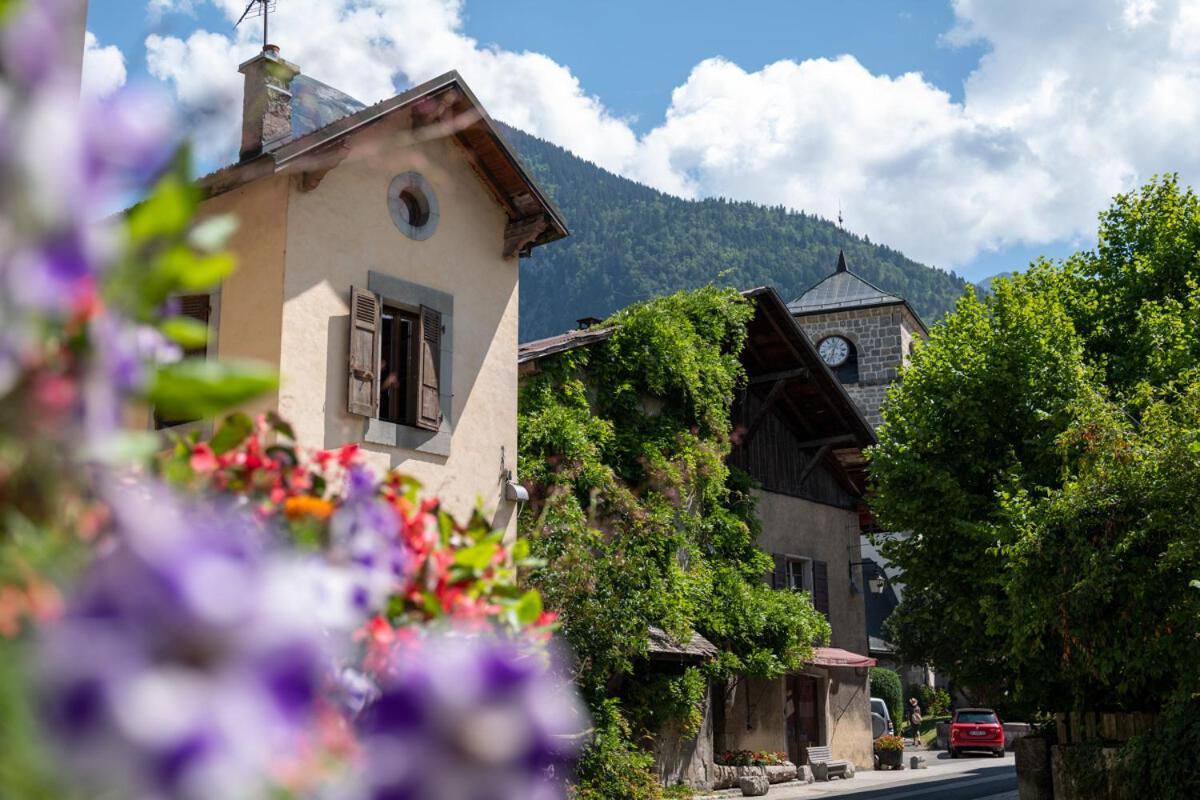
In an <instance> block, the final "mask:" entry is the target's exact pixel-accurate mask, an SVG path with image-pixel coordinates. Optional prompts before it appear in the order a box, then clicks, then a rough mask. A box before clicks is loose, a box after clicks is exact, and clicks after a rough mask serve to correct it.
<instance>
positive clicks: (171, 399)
mask: <svg viewBox="0 0 1200 800" xmlns="http://www.w3.org/2000/svg"><path fill="white" fill-rule="evenodd" d="M278 385H279V379H278V377H277V376H276V374H275V371H274V370H273V369H271V368H270V367H268V366H266V365H264V364H260V363H257V362H252V361H220V362H218V361H209V360H207V359H203V358H193V359H185V360H184V361H180V362H178V363H175V364H168V365H166V366H163V367H160V368H159V370H158V372H157V373H156V374H155V376H154V380H153V381H152V383H151V386H150V390H149V391H148V392H147V394H146V398H145V399H146V401H147V402H149V403H151V404H152V405H153V406H154V407H155V409H156V410H157V411H158V412H159V413H161V414H162V415H163V416H165V417H167V418H170V419H201V418H204V417H211V416H214V415H216V414H219V413H221V412H222V411H226V410H228V409H230V408H233V407H234V406H237V405H240V404H242V403H245V402H246V401H247V400H252V399H254V398H255V397H258V396H259V395H261V394H263V393H265V392H269V391H271V390H272V389H274V388H276V387H277V386H278Z"/></svg>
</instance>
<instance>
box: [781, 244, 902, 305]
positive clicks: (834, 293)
mask: <svg viewBox="0 0 1200 800" xmlns="http://www.w3.org/2000/svg"><path fill="white" fill-rule="evenodd" d="M903 302H904V298H903V297H900V296H899V295H895V294H889V293H888V292H885V291H884V290H883V289H880V288H879V287H878V286H876V285H875V284H873V283H871V282H870V281H868V280H866V279H865V278H861V277H859V276H858V275H856V274H855V273H853V272H851V271H850V268H849V267H848V266H847V265H846V254H845V252H843V251H841V250H839V251H838V262H837V269H836V270H834V272H833V274H832V275H829V276H828V277H826V278H824V279H823V280H821V281H820V282H819V283H817V285H816V286H813V287H812V288H811V289H809V290H808V291H806V292H804V294H802V295H800V296H799V297H797V298H796V299H795V300H793V301H792V302H791V303H788V310H789V311H791V312H792V313H793V314H811V313H813V312H817V311H834V310H839V309H848V308H865V307H869V306H887V305H893V304H896V303H903Z"/></svg>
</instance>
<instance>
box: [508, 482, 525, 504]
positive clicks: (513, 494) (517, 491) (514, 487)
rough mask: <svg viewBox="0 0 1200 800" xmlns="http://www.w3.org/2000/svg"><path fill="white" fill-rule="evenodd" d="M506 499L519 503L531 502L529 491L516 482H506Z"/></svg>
mask: <svg viewBox="0 0 1200 800" xmlns="http://www.w3.org/2000/svg"><path fill="white" fill-rule="evenodd" d="M504 499H505V500H512V501H514V502H517V503H528V502H529V490H528V489H526V488H525V487H524V486H522V485H521V484H519V483H517V482H516V481H514V480H506V481H505V482H504Z"/></svg>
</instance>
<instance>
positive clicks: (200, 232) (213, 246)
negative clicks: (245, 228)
mask: <svg viewBox="0 0 1200 800" xmlns="http://www.w3.org/2000/svg"><path fill="white" fill-rule="evenodd" d="M237 228H238V219H237V217H235V216H234V215H233V214H220V215H218V216H215V217H210V218H208V219H206V220H204V221H203V222H201V223H200V224H199V225H197V226H196V227H195V228H193V229H192V232H191V233H189V234H188V243H189V244H190V245H191V246H192V247H194V248H196V249H197V250H202V251H204V252H206V253H216V252H217V251H219V250H221V249H223V248H224V247H225V245H226V244H227V243H228V242H229V237H230V236H232V235H233V232H234V231H236V230H237Z"/></svg>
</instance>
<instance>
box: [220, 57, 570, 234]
mask: <svg viewBox="0 0 1200 800" xmlns="http://www.w3.org/2000/svg"><path fill="white" fill-rule="evenodd" d="M291 86H292V92H293V96H292V101H291V107H292V130H291V135H290V136H288V137H287V138H286V139H283V140H282V141H277V142H273V143H272V144H271V148H270V150H269V151H268V152H264V153H263V154H262V155H260V156H257V157H255V158H250V159H247V160H244V161H239V162H238V163H236V164H231V165H229V166H227V167H224V168H222V169H219V170H217V171H216V172H213V173H211V174H209V175H206V176H204V177H203V178H201V179H200V180H199V186H200V189H201V191H202V192H203V193H204V195H205V196H206V197H212V196H215V195H218V194H223V193H224V192H228V191H231V190H232V189H235V188H237V187H239V186H242V185H245V184H247V183H250V182H252V181H255V180H258V179H259V178H263V177H266V176H268V175H273V174H276V173H278V172H282V171H284V170H288V169H290V170H292V171H294V172H298V173H301V174H303V175H305V176H309V175H312V176H315V180H316V181H317V183H319V182H320V178H321V177H322V176H323V175H324V173H325V172H328V171H329V170H330V169H333V168H334V167H335V166H337V164H338V163H340V161H341V160H342V159H343V158H345V151H346V150H347V149H348V147H349V139H350V138H351V137H352V135H354V134H358V133H359V132H361V131H364V130H367V129H368V128H371V127H373V126H375V125H377V124H378V123H380V122H381V121H382V120H385V119H390V118H392V117H393V115H394V114H396V112H400V111H404V112H407V113H408V114H410V115H411V119H412V126H413V128H414V129H418V128H419V129H421V130H422V132H423V133H425V134H426V135H428V136H431V137H433V136H445V137H448V138H451V139H452V140H453V141H454V142H455V143H456V144H458V145H459V146H460V147H461V148H462V149H463V150H464V152H465V153H466V154H467V160H468V162H469V163H470V164H471V168H472V169H473V170H474V171H475V173H476V174H477V175H479V177H480V179H482V180H483V182H484V183H485V184H486V185H487V186H488V188H489V189H490V190H491V192H492V195H493V196H494V197H495V199H496V201H497V202H498V203H499V204H500V205H501V206H502V207H503V208H504V211H505V213H506V214H507V215H508V218H509V229H508V230H507V231H506V233H505V253H506V255H511V254H513V253H515V252H521V253H522V254H524V253H525V252H527V251H528V250H529V248H532V247H536V246H537V245H542V244H547V243H548V242H552V241H555V240H557V239H562V238H564V237H566V236H568V235H570V231H569V230H568V229H567V224H566V221H565V220H564V219H563V216H562V213H561V212H560V211H559V210H558V208H557V206H555V205H554V203H553V202H552V201H551V200H550V199H549V198H548V197H547V196H546V194H545V193H544V192H543V191H542V190H541V187H539V186H538V185H537V183H536V182H535V181H534V180H533V178H532V176H530V175H529V173H528V172H527V171H526V169H525V167H524V166H523V165H522V164H521V161H520V159H519V158H518V157H517V154H516V151H515V150H514V149H513V148H512V146H511V145H510V144H509V143H508V142H507V141H506V140H505V139H504V137H503V135H501V133H500V131H499V129H498V128H497V126H496V123H495V122H494V121H493V120H492V118H491V117H490V116H488V113H487V111H486V110H485V109H484V108H483V105H482V104H481V103H480V102H479V99H478V98H477V97H475V94H474V93H473V92H472V91H471V89H470V88H469V87H468V86H467V84H466V82H465V81H464V80H463V79H462V76H460V75H459V74H458V73H457V72H453V71H451V72H447V73H446V74H444V75H441V76H439V77H437V78H434V79H433V80H431V81H427V82H425V83H423V84H421V85H419V86H414V87H413V88H411V89H409V90H407V91H405V92H402V93H400V94H398V95H396V96H395V97H392V98H390V99H388V100H384V101H382V102H379V103H376V104H375V105H372V106H363V104H362V103H360V102H359V101H357V100H355V99H354V98H353V97H350V96H349V95H347V94H345V93H343V92H340V91H338V90H337V89H334V88H333V87H332V86H328V85H326V84H324V83H322V82H320V81H318V80H315V79H313V78H308V77H306V76H303V75H297V76H296V77H295V78H294V79H293V80H292V84H291Z"/></svg>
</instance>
